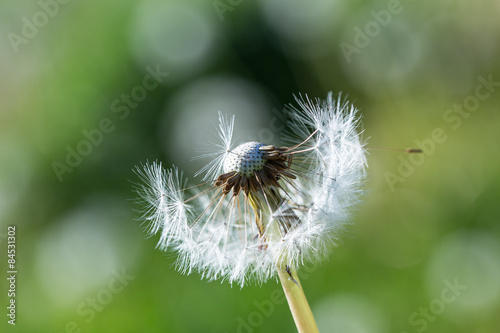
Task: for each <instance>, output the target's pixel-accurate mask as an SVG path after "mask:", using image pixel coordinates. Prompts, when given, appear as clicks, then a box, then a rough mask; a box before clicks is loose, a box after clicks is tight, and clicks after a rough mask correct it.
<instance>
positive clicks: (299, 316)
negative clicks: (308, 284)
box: [278, 266, 318, 333]
mask: <svg viewBox="0 0 500 333" xmlns="http://www.w3.org/2000/svg"><path fill="white" fill-rule="evenodd" d="M278 275H279V277H280V281H281V285H282V286H283V291H284V292H285V295H286V299H287V301H288V306H289V307H290V311H291V312H292V316H293V320H294V321H295V326H297V330H298V331H299V333H315V332H318V326H316V321H315V320H314V317H313V314H312V311H311V308H310V307H309V303H308V302H307V298H306V295H305V294H304V290H303V289H302V285H301V284H300V280H299V276H298V275H297V272H296V270H295V267H290V266H284V267H283V266H281V267H280V266H278Z"/></svg>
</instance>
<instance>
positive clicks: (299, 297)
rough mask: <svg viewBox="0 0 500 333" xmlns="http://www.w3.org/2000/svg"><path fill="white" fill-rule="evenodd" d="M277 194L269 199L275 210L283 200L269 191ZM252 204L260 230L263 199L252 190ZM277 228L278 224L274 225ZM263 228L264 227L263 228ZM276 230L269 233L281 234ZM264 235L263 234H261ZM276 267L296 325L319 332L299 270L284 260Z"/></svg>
mask: <svg viewBox="0 0 500 333" xmlns="http://www.w3.org/2000/svg"><path fill="white" fill-rule="evenodd" d="M273 194H274V195H275V197H273V198H272V199H271V200H269V198H268V200H267V202H268V203H269V205H270V206H271V207H269V208H271V209H272V210H273V211H274V210H276V209H277V208H278V206H279V205H278V203H280V202H281V198H280V197H279V195H277V193H276V192H273V193H268V195H273ZM248 199H249V202H250V205H251V206H252V208H253V210H254V212H255V219H256V221H255V223H256V224H257V227H258V228H259V230H262V229H264V228H265V227H268V226H264V224H263V221H262V220H261V216H262V211H263V209H262V208H263V206H262V202H260V201H261V200H259V198H258V197H257V196H255V195H254V194H253V193H252V192H250V194H249V196H248ZM274 227H275V228H277V226H276V225H275V226H274ZM261 228H262V229H261ZM273 231H274V232H271V233H269V235H271V236H272V235H275V237H276V236H277V235H279V232H278V231H277V230H273ZM261 236H262V234H261ZM276 269H277V270H278V276H279V278H280V282H281V285H282V286H283V291H284V292H285V296H286V299H287V301H288V306H289V307H290V311H291V313H292V316H293V320H294V322H295V326H296V327H297V330H298V332H299V333H317V332H319V331H318V326H317V325H316V321H315V320H314V316H313V314H312V311H311V308H310V307H309V302H308V301H307V298H306V295H305V294H304V290H303V289H302V285H301V283H300V280H299V276H298V275H297V271H296V269H295V267H294V266H293V265H287V264H286V263H284V262H277V263H276Z"/></svg>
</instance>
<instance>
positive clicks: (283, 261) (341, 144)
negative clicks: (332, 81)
mask: <svg viewBox="0 0 500 333" xmlns="http://www.w3.org/2000/svg"><path fill="white" fill-rule="evenodd" d="M296 101H297V104H298V105H297V106H290V107H289V108H288V111H289V115H290V118H291V121H290V123H289V128H290V133H289V134H288V135H287V136H286V137H284V138H283V139H284V141H285V142H286V143H287V145H286V146H284V147H276V146H274V145H271V144H270V143H263V142H257V141H252V142H245V143H241V144H239V145H235V144H234V143H233V128H234V121H235V119H234V116H233V117H228V116H225V115H223V114H221V113H219V128H218V136H219V139H220V142H218V143H213V145H212V146H213V148H215V149H213V150H212V151H210V152H207V153H206V154H204V155H202V156H201V157H202V158H211V162H209V163H208V164H207V165H206V166H205V167H203V168H202V169H201V170H200V171H199V173H198V174H197V175H203V180H202V184H199V185H197V186H192V187H187V183H186V180H185V179H184V178H183V175H182V173H181V172H179V170H178V169H177V168H175V167H173V168H171V169H169V170H164V169H163V167H162V165H161V164H160V163H153V164H146V165H144V166H141V167H138V168H137V170H136V173H137V174H138V175H139V177H140V178H141V181H142V182H141V184H139V186H138V192H139V194H140V197H141V199H142V200H143V201H144V202H145V204H146V208H145V209H144V212H143V216H142V219H144V220H145V221H147V225H148V227H147V228H148V229H147V231H148V233H149V234H151V235H155V234H158V233H159V234H160V240H159V242H158V247H159V248H160V249H162V250H173V251H176V252H178V259H177V262H176V265H177V268H178V269H179V270H180V271H181V272H183V273H186V274H190V273H192V272H198V273H200V274H201V276H202V277H203V278H207V279H209V280H215V279H220V280H227V281H228V282H229V283H231V284H233V283H236V284H239V285H241V286H243V285H245V284H246V283H248V282H250V281H255V282H257V283H263V282H265V281H266V280H268V279H269V278H275V277H276V276H278V277H279V279H280V281H281V283H282V285H283V288H284V291H285V294H286V296H287V299H288V302H289V305H290V308H291V310H292V314H293V316H294V319H295V322H296V324H297V327H298V329H299V331H300V332H315V331H317V328H316V324H315V322H314V318H313V317H312V313H311V310H310V309H309V305H308V304H307V300H306V298H305V296H304V293H303V291H302V287H301V284H300V281H299V279H298V276H297V270H298V269H300V267H301V266H302V265H303V264H304V263H305V262H307V261H312V262H318V261H320V260H321V259H322V258H324V257H326V256H327V254H328V252H329V250H330V248H331V247H332V245H335V243H336V241H337V240H338V237H339V234H340V233H341V232H342V231H343V230H344V228H345V225H346V224H347V223H349V213H350V212H351V210H352V208H353V207H354V206H355V205H356V204H357V203H358V202H359V200H360V196H361V195H362V193H363V189H362V185H363V181H364V179H365V167H366V159H365V148H364V144H363V143H362V141H361V138H360V134H361V131H360V130H359V125H360V123H359V118H358V116H357V114H356V113H357V110H356V108H355V107H354V106H352V105H351V104H350V103H348V102H347V101H346V100H344V99H342V98H341V97H340V96H339V97H338V98H334V97H333V96H332V93H329V94H328V97H327V99H326V100H325V101H321V100H319V99H315V100H311V99H309V98H308V97H307V96H305V97H302V96H299V98H296Z"/></svg>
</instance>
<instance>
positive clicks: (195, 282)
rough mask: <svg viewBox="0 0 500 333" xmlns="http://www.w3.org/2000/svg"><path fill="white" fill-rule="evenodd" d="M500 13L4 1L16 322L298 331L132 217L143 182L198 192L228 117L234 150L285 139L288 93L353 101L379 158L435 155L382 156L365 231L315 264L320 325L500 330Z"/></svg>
mask: <svg viewBox="0 0 500 333" xmlns="http://www.w3.org/2000/svg"><path fill="white" fill-rule="evenodd" d="M499 17H500V2H498V1H465V0H462V1H450V0H443V1H436V2H424V3H421V2H417V1H401V2H400V3H398V2H394V1H349V2H348V1H343V2H342V1H327V0H320V1H314V2H306V1H296V0H292V1H285V0H261V1H237V0H232V1H229V0H227V1H223V0H221V1H215V2H212V1H180V0H178V1H170V0H162V1H150V0H147V1H137V2H135V1H124V0H120V1H119V0H114V1H67V0H64V1H63V0H60V1H59V2H57V1H56V0H41V1H40V2H37V1H2V2H0V31H1V36H2V38H1V39H0V57H1V58H0V59H1V62H0V85H1V89H0V106H1V107H0V156H1V158H0V221H1V224H0V248H1V253H2V255H1V256H0V258H1V260H0V267H1V268H2V272H3V273H2V276H7V273H6V271H7V245H6V244H7V241H6V234H7V226H8V225H15V226H16V227H17V257H16V259H17V269H18V274H17V290H16V304H17V307H16V310H17V312H16V313H17V318H16V319H17V320H16V326H15V327H12V326H11V325H8V324H7V320H8V317H6V315H5V314H6V307H7V306H8V302H9V298H8V297H7V289H8V284H7V280H6V279H5V277H4V278H2V279H1V282H0V291H1V293H0V305H1V306H0V308H1V309H2V310H1V311H0V312H1V314H2V316H1V318H2V319H1V324H0V325H2V326H1V327H3V328H6V329H7V331H8V332H11V331H12V332H13V331H17V332H47V333H49V332H294V331H295V327H294V324H293V321H292V317H291V315H290V313H289V309H288V307H287V305H286V303H283V304H278V303H280V302H278V301H277V300H276V297H273V295H274V296H275V295H276V293H275V290H280V286H279V285H278V284H277V282H276V281H270V282H268V283H267V284H265V285H263V286H246V287H244V288H243V289H240V288H239V287H236V286H235V287H232V288H231V287H230V286H229V285H228V284H227V283H223V284H220V283H219V282H210V283H209V282H207V281H204V280H201V279H200V277H199V276H198V275H196V274H194V275H191V276H182V275H181V274H180V273H178V272H177V271H176V270H175V268H174V267H173V263H174V261H175V254H173V253H168V254H166V253H162V252H160V251H159V250H156V249H155V245H156V242H157V238H149V239H147V238H146V237H145V235H144V233H143V232H142V228H141V226H140V222H139V221H137V220H135V218H137V213H136V212H135V211H134V209H135V208H137V207H136V206H135V205H134V203H133V199H134V197H135V194H134V193H133V191H132V183H131V182H133V181H135V180H137V179H136V176H135V175H134V174H133V172H132V169H133V168H134V166H135V165H138V164H140V163H141V162H142V163H144V162H145V161H147V160H149V161H152V160H155V159H158V160H160V161H162V162H163V163H164V165H170V164H175V165H178V166H179V167H180V168H181V169H183V170H184V171H185V175H187V176H188V177H190V180H191V181H192V182H196V181H197V179H193V174H194V172H195V171H196V170H197V169H198V168H199V167H200V165H202V163H204V161H198V160H197V161H192V160H191V157H193V156H196V155H197V147H199V144H200V142H204V141H206V140H207V138H208V137H209V135H210V134H211V133H213V132H214V128H215V127H214V125H213V123H216V121H217V111H218V110H221V111H222V112H224V113H228V114H235V115H236V123H237V125H236V136H237V137H238V139H239V140H241V141H243V140H248V139H255V140H257V139H258V140H263V141H265V142H267V143H278V144H279V142H280V135H281V133H282V132H283V131H284V130H285V128H284V124H285V122H286V116H284V115H283V112H282V110H283V106H284V105H286V104H288V103H290V102H293V94H298V93H307V94H308V95H309V96H312V97H320V98H325V97H326V94H327V92H328V91H333V92H335V93H338V92H340V91H342V92H343V94H344V95H348V96H349V98H350V100H351V101H352V102H353V103H355V105H356V106H357V107H358V108H360V109H361V113H362V116H363V128H364V133H365V134H364V135H365V137H370V139H369V145H370V146H373V147H387V148H405V147H415V146H419V145H423V146H424V147H423V148H424V150H425V153H424V154H423V155H420V156H416V155H415V156H412V157H410V156H409V155H405V154H402V153H398V152H392V151H379V150H371V151H370V156H369V180H368V182H367V196H366V198H365V202H364V204H363V205H361V206H360V207H359V209H358V211H357V213H356V215H355V216H353V222H354V225H353V227H352V228H351V229H350V232H349V234H347V235H344V237H343V240H342V244H340V246H339V247H338V248H336V249H335V251H334V252H333V253H332V255H331V257H330V260H329V261H328V262H324V263H322V264H321V265H319V266H316V267H308V268H307V269H304V270H303V275H302V283H303V285H304V288H305V291H306V294H307V296H308V298H309V301H310V304H311V307H312V309H313V312H314V313H315V315H316V319H317V322H318V325H319V327H320V330H321V331H322V332H344V333H365V332H374V333H378V332H398V333H399V332H408V333H410V332H424V331H425V332H481V333H484V332H498V327H499V326H500V316H499V314H500V225H499V212H500V209H499V208H498V207H499V204H498V202H499V200H500V156H499V153H498V151H499V150H498V142H499V139H500V112H499V105H500V104H499V103H500V83H498V82H500V66H499V64H500V62H499V59H500V47H499V46H500V45H499V41H500V20H499ZM155 72H156V74H154V75H152V74H151V73H155ZM166 73H168V75H167V74H166ZM155 78H156V79H155ZM488 81H489V83H488ZM76 155H78V156H76ZM117 276H118V277H119V278H117ZM453 284H458V285H459V286H458V287H450V286H451V285H453ZM3 328H2V332H4V331H5V330H4V329H3Z"/></svg>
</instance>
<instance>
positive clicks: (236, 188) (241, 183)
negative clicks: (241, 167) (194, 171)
mask: <svg viewBox="0 0 500 333" xmlns="http://www.w3.org/2000/svg"><path fill="white" fill-rule="evenodd" d="M259 150H260V151H262V152H263V154H262V158H263V159H265V160H266V163H265V164H264V167H263V168H262V169H261V170H257V171H255V172H254V173H253V175H251V176H246V175H243V174H240V173H238V172H236V171H230V172H227V173H224V174H222V175H220V176H219V177H217V179H216V180H215V186H217V187H220V188H222V194H223V195H226V194H228V193H229V192H230V191H231V190H233V196H237V195H238V194H239V193H240V191H243V193H245V195H246V196H248V195H249V193H250V192H253V193H256V192H258V191H262V192H264V190H265V189H266V188H268V187H277V188H280V187H281V186H280V184H279V183H278V181H279V180H280V179H281V177H282V176H285V177H288V178H291V179H295V178H296V176H295V175H293V174H292V173H291V172H290V171H289V169H290V167H291V165H292V156H293V155H292V154H286V153H287V152H288V151H289V150H290V148H288V147H280V148H276V147H274V146H272V145H271V146H263V147H260V148H259Z"/></svg>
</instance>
